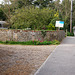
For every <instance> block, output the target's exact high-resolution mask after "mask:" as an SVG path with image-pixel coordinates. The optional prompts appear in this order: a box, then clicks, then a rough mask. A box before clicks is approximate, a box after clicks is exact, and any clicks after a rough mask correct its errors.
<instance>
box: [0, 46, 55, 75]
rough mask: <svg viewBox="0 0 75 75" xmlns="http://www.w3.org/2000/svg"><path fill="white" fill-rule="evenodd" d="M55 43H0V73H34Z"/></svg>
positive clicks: (22, 74) (15, 74)
mask: <svg viewBox="0 0 75 75" xmlns="http://www.w3.org/2000/svg"><path fill="white" fill-rule="evenodd" d="M55 48H56V45H43V46H42V45H41V46H26V45H25V46H24V45H0V75H34V73H35V72H36V71H37V70H38V68H39V67H40V66H41V65H42V63H43V62H44V61H45V60H46V59H47V57H48V56H49V55H50V53H51V52H52V51H53V50H54V49H55Z"/></svg>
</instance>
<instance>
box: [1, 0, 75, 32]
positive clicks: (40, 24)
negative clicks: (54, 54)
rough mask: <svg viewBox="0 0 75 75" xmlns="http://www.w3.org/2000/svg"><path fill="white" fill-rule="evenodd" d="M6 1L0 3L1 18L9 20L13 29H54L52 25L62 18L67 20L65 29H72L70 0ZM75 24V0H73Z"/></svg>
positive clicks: (74, 21) (74, 24) (74, 22)
mask: <svg viewBox="0 0 75 75" xmlns="http://www.w3.org/2000/svg"><path fill="white" fill-rule="evenodd" d="M4 1H5V2H4V3H5V4H0V20H6V21H8V22H9V23H10V25H11V24H12V26H11V28H13V29H25V28H32V29H38V30H41V29H45V30H47V29H52V28H50V27H52V26H54V25H55V22H56V21H57V20H60V21H64V22H65V26H64V29H65V30H66V29H67V30H68V31H69V30H70V29H69V28H70V14H71V13H70V8H71V7H70V5H71V2H70V0H63V1H62V3H60V0H55V1H54V0H4ZM9 1H10V2H11V4H9ZM7 3H8V4H7ZM37 6H38V8H37ZM50 25H51V26H50ZM73 26H75V0H73ZM48 27H49V28H48Z"/></svg>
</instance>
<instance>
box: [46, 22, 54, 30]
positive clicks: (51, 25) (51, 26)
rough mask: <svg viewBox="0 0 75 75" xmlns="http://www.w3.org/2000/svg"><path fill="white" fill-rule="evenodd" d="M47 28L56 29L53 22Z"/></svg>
mask: <svg viewBox="0 0 75 75" xmlns="http://www.w3.org/2000/svg"><path fill="white" fill-rule="evenodd" d="M47 28H48V30H55V26H54V25H53V24H52V23H50V24H49V25H48V26H47Z"/></svg>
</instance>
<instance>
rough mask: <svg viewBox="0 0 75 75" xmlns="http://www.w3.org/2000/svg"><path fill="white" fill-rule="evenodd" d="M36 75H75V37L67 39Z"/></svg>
mask: <svg viewBox="0 0 75 75" xmlns="http://www.w3.org/2000/svg"><path fill="white" fill-rule="evenodd" d="M34 75H75V37H66V38H65V39H64V40H63V41H62V43H61V44H60V45H58V46H57V48H56V49H55V50H54V51H53V52H52V54H50V56H49V57H48V58H47V60H46V61H45V62H44V63H43V64H42V66H41V67H40V68H39V69H38V70H37V72H36V73H35V74H34Z"/></svg>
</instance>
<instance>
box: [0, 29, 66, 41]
mask: <svg viewBox="0 0 75 75" xmlns="http://www.w3.org/2000/svg"><path fill="white" fill-rule="evenodd" d="M64 37H65V32H64V31H62V30H60V31H29V30H10V29H0V41H31V40H32V41H33V40H36V41H43V40H48V41H50V40H55V39H56V40H59V41H61V40H62V39H63V38H64Z"/></svg>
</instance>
